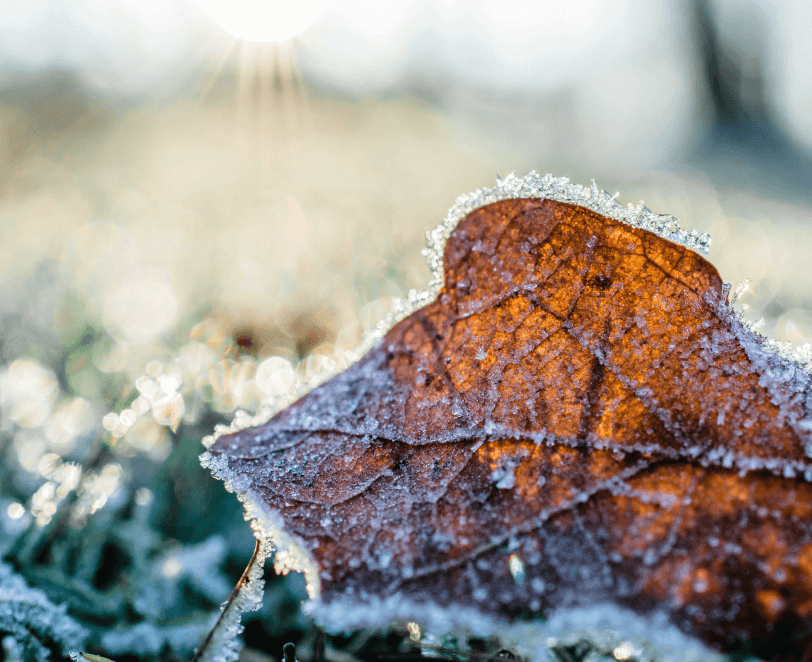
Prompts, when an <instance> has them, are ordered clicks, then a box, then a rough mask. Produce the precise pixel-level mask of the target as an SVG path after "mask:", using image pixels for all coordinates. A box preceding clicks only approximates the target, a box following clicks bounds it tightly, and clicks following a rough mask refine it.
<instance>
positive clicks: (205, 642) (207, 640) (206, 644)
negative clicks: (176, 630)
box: [192, 538, 262, 662]
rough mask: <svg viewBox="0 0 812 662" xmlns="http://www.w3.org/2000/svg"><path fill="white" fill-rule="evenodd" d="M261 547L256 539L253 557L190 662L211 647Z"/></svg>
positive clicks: (197, 659) (194, 661)
mask: <svg viewBox="0 0 812 662" xmlns="http://www.w3.org/2000/svg"><path fill="white" fill-rule="evenodd" d="M261 546H262V542H261V541H260V540H259V538H258V539H257V544H256V545H255V547H254V555H253V556H252V557H251V560H250V561H249V562H248V565H247V566H245V570H243V573H242V576H241V577H240V579H239V581H238V582H237V585H236V586H235V587H234V590H233V591H232V592H231V596H230V597H229V598H228V601H227V602H226V605H225V607H223V611H221V612H220V617H219V618H218V619H217V622H216V623H215V624H214V627H213V628H212V629H211V630H210V631H209V634H207V635H206V638H205V639H204V640H203V643H202V644H200V647H199V648H198V649H197V651H196V652H195V656H194V657H193V658H192V662H199V661H200V660H201V659H202V657H203V654H204V653H205V652H206V650H207V649H208V647H209V646H210V645H211V642H212V640H213V638H214V633H215V632H217V629H218V628H219V627H220V624H221V623H222V622H223V620H224V619H225V617H226V615H227V614H228V613H229V612H230V611H231V609H232V607H233V605H234V601H235V600H236V599H237V596H238V595H239V594H240V590H241V589H242V588H243V585H244V584H245V583H246V582H247V581H249V578H248V573H249V572H250V571H251V568H253V567H254V564H255V563H256V561H257V558H259V550H260V547H261Z"/></svg>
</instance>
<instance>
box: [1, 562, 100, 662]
mask: <svg viewBox="0 0 812 662" xmlns="http://www.w3.org/2000/svg"><path fill="white" fill-rule="evenodd" d="M66 612H67V608H66V607H63V606H58V605H55V604H54V603H53V602H51V601H50V600H49V599H48V598H47V597H46V596H45V594H44V593H43V592H42V591H39V590H37V589H32V588H29V587H28V586H27V585H26V583H25V580H23V578H22V577H20V576H19V575H17V574H15V573H14V571H13V570H12V569H11V567H10V566H8V565H6V564H5V563H0V638H2V642H3V649H4V654H5V655H6V656H8V657H9V659H14V657H15V656H16V657H19V659H22V660H37V662H47V661H48V660H50V659H51V658H52V657H53V655H54V654H55V653H56V654H64V655H67V653H68V651H69V650H71V649H74V648H82V647H83V644H84V643H85V641H86V640H87V638H88V637H89V636H90V633H89V632H88V631H87V630H86V629H85V628H83V627H82V626H81V625H79V624H78V623H77V622H76V621H75V620H73V619H72V618H71V617H70V616H68V615H67V613H66Z"/></svg>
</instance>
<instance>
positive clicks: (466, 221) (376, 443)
mask: <svg viewBox="0 0 812 662" xmlns="http://www.w3.org/2000/svg"><path fill="white" fill-rule="evenodd" d="M506 197H507V196H506ZM593 207H594V205H593ZM625 220H628V219H625ZM639 225H640V224H638V225H637V226H635V225H633V224H629V223H628V222H624V219H618V218H614V217H612V215H611V214H608V215H607V214H606V213H598V212H597V211H595V210H594V209H588V208H586V207H584V206H578V205H574V204H570V203H567V202H560V201H558V200H550V199H540V198H535V197H518V196H517V197H516V198H515V199H499V200H496V201H493V202H490V203H489V204H486V205H485V206H483V207H480V208H476V209H472V210H470V212H467V215H466V216H465V217H464V218H462V220H460V221H459V223H458V224H456V225H454V226H453V227H450V228H449V231H448V233H449V235H450V236H449V237H448V240H447V243H445V246H444V253H443V269H442V276H443V281H442V285H441V286H440V287H439V290H438V291H437V296H436V298H435V299H434V300H433V301H431V302H430V303H428V304H427V305H425V306H424V307H422V308H420V309H418V310H416V311H414V312H412V314H411V315H410V316H408V317H406V318H405V319H403V320H402V321H400V322H399V323H397V324H396V325H395V326H394V327H393V328H392V329H391V330H389V331H388V333H386V335H385V336H384V337H383V340H382V341H381V342H380V344H378V345H377V346H376V347H374V348H373V349H372V350H371V351H370V352H369V353H368V354H367V355H366V356H365V357H364V358H363V359H361V360H360V361H359V362H357V363H356V364H354V365H353V366H352V367H350V368H349V369H348V370H347V371H345V372H344V373H342V374H340V375H338V376H336V377H334V378H333V379H332V380H330V381H328V382H327V383H325V384H323V385H322V386H320V387H318V388H316V389H315V390H313V391H311V392H310V393H309V394H307V395H306V396H305V397H303V398H302V399H300V400H299V401H298V402H296V403H295V404H293V405H292V406H290V407H288V408H287V409H285V410H284V411H282V412H279V413H278V414H276V415H275V416H274V417H273V418H271V419H270V420H269V421H268V422H267V423H265V424H263V425H260V426H255V427H249V428H246V429H243V430H238V431H233V432H231V433H228V434H223V435H221V436H220V437H219V438H217V439H216V441H215V442H214V444H213V445H212V446H211V448H210V453H209V454H208V455H207V462H209V463H210V464H211V465H212V466H216V468H217V473H218V474H219V475H220V476H221V477H225V478H227V479H228V480H229V481H230V482H231V483H232V485H233V486H234V487H235V488H236V489H237V490H238V491H239V492H240V493H242V494H243V496H244V499H245V500H246V501H248V502H249V503H250V504H251V507H252V508H253V509H254V511H255V516H256V517H257V518H258V519H263V518H264V521H266V522H270V523H271V524H270V525H269V526H272V527H273V528H274V530H278V531H284V535H285V536H286V540H288V541H289V542H290V543H291V544H290V547H291V549H294V550H296V549H298V550H300V552H301V551H303V552H304V553H305V554H306V556H307V557H308V558H309V559H310V563H311V566H310V574H311V575H314V576H316V578H317V581H318V584H319V585H320V586H319V595H318V597H317V599H316V601H315V603H314V607H313V609H314V612H315V614H316V616H317V617H319V618H320V619H321V620H322V621H323V622H324V623H325V625H327V626H328V627H332V628H333V629H343V628H349V627H355V626H359V625H364V624H370V623H373V624H374V623H378V624H381V625H383V624H385V623H386V622H387V621H388V620H389V619H391V618H393V617H400V618H409V619H415V620H418V622H419V621H420V620H424V622H426V623H427V624H429V625H430V626H435V625H437V624H438V623H439V624H440V627H443V626H446V625H448V626H453V625H468V626H470V627H471V628H472V629H474V631H475V632H477V628H484V627H487V625H486V624H487V623H497V622H514V623H518V622H522V621H523V620H528V619H531V620H532V619H535V618H538V617H543V618H545V619H552V620H555V618H556V617H557V616H558V615H560V614H562V613H565V612H566V611H567V610H573V609H580V608H591V607H593V606H595V605H598V604H603V605H610V606H614V607H616V608H622V609H627V610H631V611H633V612H635V613H637V614H641V615H643V618H656V617H660V616H663V615H664V616H665V617H666V618H667V619H668V620H669V621H670V622H671V623H672V624H673V625H674V627H675V628H679V629H680V630H682V631H683V632H685V633H688V634H690V635H693V636H696V637H698V638H700V639H701V640H703V641H705V642H706V643H708V644H710V645H713V646H715V647H717V648H721V649H726V650H730V649H734V648H745V649H748V650H753V651H754V652H755V653H756V654H764V655H768V654H769V655H773V654H774V653H776V651H777V652H779V653H780V654H781V655H783V656H784V657H783V658H782V659H799V660H800V659H802V656H803V655H804V653H805V652H806V651H808V650H809V651H812V648H810V647H812V635H810V631H811V630H812V485H810V483H809V480H810V478H812V459H810V456H811V455H812V419H810V409H812V386H810V375H809V373H808V372H806V371H805V370H803V369H802V368H801V367H800V366H799V365H798V364H797V363H795V362H793V361H791V360H789V359H787V358H785V357H783V356H781V355H780V354H777V353H776V352H775V351H774V350H773V349H772V348H770V347H769V346H768V345H767V344H766V343H765V342H764V339H763V338H761V336H758V335H757V334H755V333H753V332H752V331H751V330H750V329H749V328H748V327H747V326H746V325H744V324H743V323H742V321H741V320H740V318H739V316H738V315H736V314H735V313H734V312H733V311H732V310H731V308H730V306H729V305H728V304H727V301H726V289H724V288H723V285H722V281H721V279H720V277H719V275H718V274H717V272H716V270H715V269H714V268H713V266H711V265H710V264H709V263H708V262H707V261H705V260H704V259H703V258H702V257H700V256H699V255H698V254H696V253H695V252H693V251H692V250H690V249H689V248H687V247H685V246H684V245H678V244H677V243H674V242H672V241H670V240H669V239H668V238H665V237H663V236H661V235H662V234H663V232H661V231H660V232H659V233H655V232H653V231H651V230H650V229H646V228H644V227H639ZM652 229H657V228H652ZM660 229H661V228H660ZM675 238H680V237H675ZM689 238H690V237H689ZM683 243H690V242H687V241H686V242H683ZM311 579H314V577H311ZM312 584H313V585H315V584H316V582H315V581H313V582H312ZM480 632H481V630H480ZM748 647H749V648H748Z"/></svg>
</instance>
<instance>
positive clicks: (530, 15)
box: [0, 0, 812, 662]
mask: <svg viewBox="0 0 812 662" xmlns="http://www.w3.org/2000/svg"><path fill="white" fill-rule="evenodd" d="M810 26H812V4H810V3H809V2H806V1H804V0H781V1H778V0H715V1H709V2H701V1H699V0H693V1H692V0H668V1H666V0H616V1H614V2H607V1H606V0H572V1H570V2H555V3H553V2H544V1H540V0H537V1H521V0H435V1H434V2H431V1H429V0H399V1H398V2H390V1H388V0H344V1H330V0H298V1H297V2H294V3H289V2H285V3H282V2H276V1H274V0H266V1H265V2H252V1H250V0H231V1H227V0H198V1H194V0H160V1H158V0H3V2H2V3H1V4H0V456H2V458H3V463H2V468H0V527H2V531H0V538H2V539H3V542H2V543H0V552H2V554H3V558H4V559H5V563H7V564H9V567H10V568H11V570H10V571H9V572H14V573H16V574H18V575H20V576H21V577H22V580H23V581H24V582H25V583H26V586H28V587H29V589H30V590H32V591H35V590H42V591H44V594H45V596H46V598H47V601H49V603H50V604H52V605H59V604H63V605H67V606H68V607H67V608H68V612H67V616H65V618H67V619H73V622H74V624H75V625H76V627H77V628H79V629H78V630H76V632H79V633H81V632H84V634H75V636H76V637H78V639H76V641H80V642H83V645H86V646H90V648H91V649H94V647H95V650H98V651H100V652H103V653H107V654H109V655H112V656H116V655H117V656H124V657H127V656H130V658H132V659H136V658H137V659H148V658H150V656H153V657H158V656H163V658H164V659H170V658H171V656H172V655H176V656H177V657H178V658H179V659H181V658H183V657H184V656H185V655H188V653H189V652H190V651H191V648H193V647H194V646H195V645H197V642H198V641H199V639H200V638H201V637H202V633H203V632H205V629H206V628H207V627H208V624H209V623H210V621H211V618H212V614H215V613H216V611H217V605H218V604H219V602H221V601H222V600H223V599H224V597H226V596H227V595H228V592H229V588H228V587H229V584H230V583H231V582H232V581H233V580H234V579H235V578H236V577H237V576H239V573H240V571H241V566H242V565H243V564H244V563H245V561H246V560H247V558H248V556H250V552H251V545H252V543H251V534H250V531H249V530H248V528H247V526H246V525H245V524H244V523H243V522H242V521H241V518H240V509H239V506H238V505H237V504H236V502H235V501H234V500H233V499H231V498H230V497H229V498H226V496H225V494H224V492H223V490H222V485H220V484H219V483H214V482H212V481H211V480H210V478H209V477H208V476H207V475H206V474H205V473H203V472H202V471H201V470H200V469H199V466H198V464H197V454H198V453H199V452H200V451H201V450H202V446H201V445H200V439H201V437H202V436H203V435H205V434H209V433H210V432H211V430H212V429H213V427H214V425H215V424H217V423H222V422H228V421H230V420H231V418H232V417H233V415H234V412H235V411H237V410H245V411H248V412H254V411H256V410H257V409H258V408H259V407H260V406H261V405H262V404H263V403H268V402H271V403H272V404H275V406H279V405H281V404H284V402H285V401H286V398H289V397H290V396H289V394H290V393H291V392H292V391H295V390H296V389H299V388H305V387H306V386H307V385H308V384H309V383H312V382H314V381H316V380H318V379H319V378H320V377H319V375H323V374H324V373H325V371H329V370H331V369H335V368H336V367H337V366H338V367H340V366H341V365H342V362H343V361H345V359H346V356H345V352H347V351H349V350H351V349H353V348H354V347H356V346H357V345H358V343H359V342H360V341H361V339H362V338H363V336H364V333H365V332H368V331H371V330H372V329H374V328H375V324H376V322H377V321H378V320H379V319H380V318H381V317H382V316H383V315H384V314H385V313H386V312H387V310H389V308H390V306H391V304H392V301H393V299H394V298H395V297H401V296H404V295H405V294H406V292H408V290H410V289H411V288H418V289H421V288H423V287H425V285H426V283H427V281H428V278H429V275H430V274H429V270H428V268H427V267H426V265H425V261H424V258H423V257H422V255H421V253H420V250H421V248H422V247H423V245H424V234H425V232H426V231H427V230H429V229H431V228H433V227H434V226H435V225H437V224H438V223H439V222H440V221H441V220H442V219H443V217H444V216H445V213H446V211H447V209H448V207H449V206H450V205H451V204H452V203H453V202H454V199H455V197H456V196H457V195H458V194H460V193H464V192H468V191H470V190H473V189H475V188H478V187H481V186H491V185H492V184H493V181H494V176H495V175H496V174H498V175H502V176H504V175H506V174H508V173H510V172H514V171H515V172H516V173H517V174H524V173H525V172H527V171H529V170H531V169H535V170H538V171H539V172H542V173H546V172H551V173H553V174H555V175H558V176H562V175H563V176H568V177H570V178H571V180H573V181H574V182H577V183H583V184H588V183H589V181H590V179H592V178H595V179H596V180H597V182H598V184H599V186H601V187H603V188H605V189H607V190H608V191H609V192H610V193H614V192H615V191H616V190H617V191H620V196H619V199H620V201H621V202H623V203H627V202H633V203H637V201H638V200H640V199H644V200H645V201H646V204H647V205H648V206H649V207H650V208H651V209H653V210H654V211H656V212H661V213H670V214H673V215H675V216H676V217H678V218H679V219H680V221H681V224H682V225H683V227H685V228H687V229H697V230H700V231H704V232H710V233H711V235H712V237H713V245H712V248H711V253H710V255H709V259H710V260H711V261H712V262H713V263H714V264H715V265H716V266H717V268H718V269H719V271H720V273H721V275H722V277H723V279H724V280H725V281H726V282H730V283H732V284H733V287H734V288H735V287H736V285H737V283H739V282H740V281H743V280H744V279H746V278H749V279H750V280H751V285H750V291H749V292H748V293H747V294H746V295H745V296H744V298H743V300H742V303H745V304H747V305H749V311H748V312H747V313H746V317H747V318H748V319H751V320H755V319H757V318H759V317H763V318H764V325H763V326H762V327H761V332H762V333H765V334H766V335H770V336H773V337H775V338H777V339H779V340H781V341H786V342H791V343H793V344H795V345H801V344H803V343H807V342H810V341H812V279H810V277H809V274H810V267H809V265H810V264H812V235H811V234H810V227H812V226H810V223H812V76H810V75H809V72H810V71H812V49H810V48H809V46H808V39H809V37H808V33H809V27H810ZM89 532H93V533H92V535H91V534H90V533H89ZM99 550H104V552H103V553H101V552H99ZM190 550H191V551H190ZM201 550H202V551H201ZM184 555H186V556H184ZM201 555H202V558H205V559H207V561H206V562H205V563H207V564H208V566H206V568H208V569H207V570H206V572H205V573H203V571H200V572H198V570H194V568H197V562H194V563H192V564H191V566H192V568H191V569H190V567H189V565H188V564H189V561H188V559H192V558H194V559H197V558H201ZM195 573H197V574H195ZM201 573H202V574H201ZM204 577H216V578H217V579H216V580H211V581H204V579H203V578H204ZM275 585H276V586H278V591H276V592H274V591H271V592H269V595H271V596H272V597H270V598H269V597H267V596H266V601H267V600H271V602H273V605H276V607H273V608H272V607H268V608H267V609H265V610H263V613H264V614H265V615H264V616H260V617H255V620H254V621H249V624H248V629H247V631H246V635H245V636H246V642H247V643H248V644H249V648H248V649H247V650H248V651H249V652H246V653H243V656H244V657H245V656H248V658H250V655H256V656H259V657H255V658H251V659H269V658H268V655H276V656H278V655H280V650H281V649H279V647H278V646H277V644H276V643H273V644H271V643H268V642H271V641H273V642H275V641H276V639H274V637H277V636H286V637H290V638H293V639H294V640H300V641H301V642H303V643H302V646H304V649H303V650H305V651H307V650H308V648H307V646H312V642H313V639H312V637H311V638H310V639H308V638H307V637H308V636H310V635H308V634H307V633H308V632H310V630H308V628H309V626H308V625H307V623H306V620H304V618H303V617H302V616H301V615H298V612H296V610H295V609H294V608H293V607H291V606H290V605H293V606H294V607H295V605H296V604H297V601H298V600H299V599H301V597H302V595H301V586H299V585H297V584H296V580H295V579H291V580H285V582H282V583H280V582H278V581H277V582H276V584H275ZM297 591H298V593H297ZM274 601H275V602H274ZM285 601H287V602H285ZM156 605H158V606H156ZM284 605H288V607H286V609H287V611H285V610H284V609H282V607H283V606H284ZM274 609H276V611H274ZM279 610H282V611H283V612H284V613H285V614H286V615H285V616H279V613H282V612H280V611H279ZM268 614H271V615H268ZM274 614H275V615H274ZM291 614H293V615H291ZM82 628H83V629H82ZM138 628H141V630H139V629H138ZM172 628H175V629H172ZM178 628H180V629H178ZM183 628H186V629H185V630H184V629H183ZM35 630H36V629H35V628H28V629H27V630H26V632H29V635H30V636H29V638H28V639H26V638H25V636H23V635H20V634H17V635H14V636H13V637H12V636H11V635H12V634H13V632H12V631H11V629H10V626H5V629H4V625H3V621H2V620H0V638H1V637H2V633H6V634H8V635H9V636H6V637H5V638H4V639H2V641H3V647H4V648H3V650H4V651H6V653H5V655H6V656H7V657H9V659H13V655H17V653H18V652H19V650H23V649H22V648H21V649H19V650H18V649H17V648H15V646H17V647H18V648H19V646H23V647H25V646H29V647H30V650H39V649H36V646H45V648H46V649H47V650H48V651H50V654H51V655H61V654H63V653H64V651H63V648H65V646H68V644H66V643H64V641H63V640H62V639H60V638H59V636H57V635H56V634H53V633H51V634H50V635H48V637H45V636H44V635H43V636H39V635H35V634H31V633H32V632H35ZM147 630H148V631H149V634H150V636H151V637H152V639H150V641H151V642H152V643H150V644H149V646H146V647H143V646H142V649H139V648H138V645H137V644H136V643H135V642H137V641H140V640H141V639H140V638H143V637H142V635H143V634H144V632H145V631H147ZM134 633H135V634H134ZM26 636H28V635H26ZM60 636H61V635H60ZM365 636H366V635H365ZM49 637H50V638H49ZM82 637H84V639H82ZM128 637H129V639H128ZM183 637H186V639H184V638H183ZM407 639H408V638H407ZM20 641H25V642H28V643H22V644H21V643H19V642H20ZM348 641H350V640H346V641H345V640H341V641H340V642H339V641H338V640H336V641H335V642H333V643H332V644H330V643H329V642H328V649H329V648H330V646H334V648H332V649H330V650H333V652H334V653H335V654H336V655H337V654H338V653H336V652H335V651H336V650H338V649H337V648H335V647H339V646H340V647H341V654H344V655H350V656H352V655H356V656H360V657H364V656H365V655H366V656H369V655H373V653H369V652H368V651H370V650H378V649H376V648H375V647H374V646H372V644H370V639H369V637H367V639H364V640H363V645H360V644H358V643H357V641H355V640H353V641H355V643H352V641H350V643H348ZM263 642H264V643H263ZM308 642H309V643H308ZM390 643H391V642H390ZM379 644H380V646H384V648H385V646H388V645H390V644H387V643H385V642H384V643H380V642H379ZM77 645H78V644H77ZM392 645H395V644H392ZM400 645H402V642H401V643H397V646H400ZM150 646H151V647H150ZM353 646H354V647H355V648H353ZM370 646H372V647H371V648H370ZM397 646H396V647H397ZM24 650H25V651H29V648H24ZM381 650H383V649H381ZM387 650H388V649H387ZM15 651H17V652H15ZM250 651H253V652H250ZM262 651H264V652H262ZM40 653H41V651H40ZM331 654H333V653H331ZM262 655H265V657H262ZM248 658H246V659H248ZM128 659H129V658H128ZM336 659H338V658H336ZM345 662H346V660H345Z"/></svg>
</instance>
